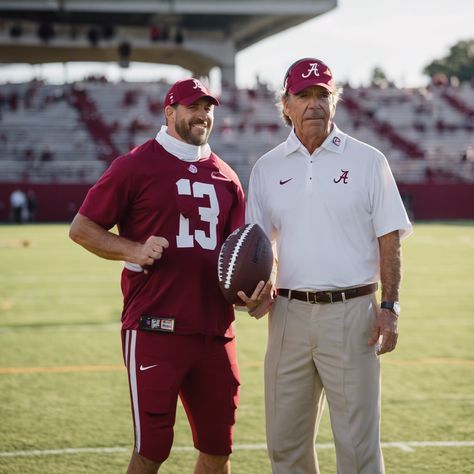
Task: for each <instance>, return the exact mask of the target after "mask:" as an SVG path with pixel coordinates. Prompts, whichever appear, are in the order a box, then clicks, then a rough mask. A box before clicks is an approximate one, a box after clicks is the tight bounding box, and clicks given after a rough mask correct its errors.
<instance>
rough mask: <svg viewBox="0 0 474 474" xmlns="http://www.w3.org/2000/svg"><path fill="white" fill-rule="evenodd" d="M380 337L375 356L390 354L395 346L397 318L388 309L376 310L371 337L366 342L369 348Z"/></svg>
mask: <svg viewBox="0 0 474 474" xmlns="http://www.w3.org/2000/svg"><path fill="white" fill-rule="evenodd" d="M380 336H382V341H381V343H380V347H376V354H377V355H380V354H385V353H386V352H392V351H393V350H394V349H395V347H396V346H397V339H398V318H397V317H396V316H395V315H394V314H393V313H392V312H391V311H390V310H389V309H380V308H378V309H377V317H376V319H375V323H374V326H373V328H372V336H371V337H370V339H369V342H368V344H369V346H373V345H374V344H376V343H377V341H378V340H379V338H380Z"/></svg>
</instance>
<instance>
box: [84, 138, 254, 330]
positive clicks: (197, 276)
mask: <svg viewBox="0 0 474 474" xmlns="http://www.w3.org/2000/svg"><path fill="white" fill-rule="evenodd" d="M79 212H80V213H81V214H82V215H84V216H86V217H88V218H89V219H91V220H92V221H94V222H96V223H97V224H99V225H100V226H102V227H104V228H105V229H111V228H112V227H113V226H114V225H116V224H117V227H118V229H119V234H120V235H121V236H122V237H125V238H127V239H130V240H132V241H136V242H141V243H144V242H145V241H146V240H147V238H148V237H150V236H151V235H156V236H161V237H165V238H166V239H167V240H168V242H169V247H168V248H167V249H165V250H164V252H163V255H162V258H161V259H160V260H157V261H156V262H155V263H154V264H153V265H152V266H151V267H147V269H148V270H149V271H148V273H147V274H145V273H144V272H143V271H141V270H140V268H139V267H138V268H136V269H134V268H133V267H134V265H126V267H125V268H124V270H123V272H122V293H123V298H124V306H123V313H122V325H123V328H124V329H137V328H138V321H139V319H140V316H142V315H146V316H155V317H162V318H176V321H175V332H176V333H177V334H205V335H218V336H223V335H225V336H227V337H233V335H234V332H233V324H232V321H233V320H234V310H233V307H232V305H230V304H229V303H227V302H226V301H225V299H224V298H223V296H222V294H221V292H220V290H219V286H218V280H217V260H218V255H219V251H220V248H221V246H222V243H223V242H224V240H225V238H226V237H227V236H228V235H229V234H230V233H231V232H232V231H233V230H235V229H236V228H237V227H240V226H241V225H243V223H244V214H245V200H244V193H243V190H242V187H241V185H240V182H239V179H238V177H237V175H236V174H235V172H234V171H233V170H232V169H231V168H230V167H229V166H228V165H227V164H226V163H224V162H223V161H222V160H221V159H220V158H219V157H218V156H217V155H215V154H213V153H211V155H210V156H209V157H208V158H203V159H201V160H199V161H195V162H192V163H190V162H185V161H182V160H180V159H178V158H176V157H175V156H173V155H171V154H170V153H168V152H167V151H166V150H165V149H164V148H163V147H162V146H161V145H160V144H159V143H158V142H157V141H156V140H149V141H147V142H146V143H144V144H143V145H141V146H139V147H137V148H135V149H134V150H132V151H131V152H130V153H127V154H126V155H123V156H120V157H118V158H116V159H115V160H114V161H113V163H112V164H111V165H110V167H109V168H108V169H107V170H106V171H105V173H104V174H103V175H102V177H101V178H100V179H99V180H98V182H97V183H96V184H95V185H94V186H93V187H92V188H91V189H90V190H89V192H88V194H87V196H86V199H85V200H84V203H83V204H82V206H81V208H80V210H79ZM135 267H137V266H136V265H135Z"/></svg>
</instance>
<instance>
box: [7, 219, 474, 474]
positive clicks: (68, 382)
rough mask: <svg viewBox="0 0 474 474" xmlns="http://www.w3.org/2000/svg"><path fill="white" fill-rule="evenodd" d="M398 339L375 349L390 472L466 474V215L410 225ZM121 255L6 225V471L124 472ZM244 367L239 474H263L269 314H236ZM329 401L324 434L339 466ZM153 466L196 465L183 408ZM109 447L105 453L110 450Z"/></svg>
mask: <svg viewBox="0 0 474 474" xmlns="http://www.w3.org/2000/svg"><path fill="white" fill-rule="evenodd" d="M403 254H404V272H405V277H404V281H403V285H402V316H401V320H400V333H401V334H400V340H399V347H398V349H397V351H396V352H394V353H392V354H390V355H385V356H383V400H382V403H383V419H382V438H383V442H384V443H386V447H385V449H384V454H385V462H386V466H387V472H388V473H390V474H425V473H426V474H428V473H429V474H434V473H443V474H464V473H465V474H468V473H473V472H474V425H473V422H474V392H473V388H474V380H473V372H474V370H473V369H474V353H473V335H474V330H473V329H474V299H473V293H474V223H445V224H418V225H416V227H415V234H414V235H413V236H412V237H410V238H409V239H408V240H407V241H406V242H405V243H404V245H403ZM120 268H121V264H120V263H119V262H109V261H105V260H100V259H98V258H97V257H94V256H92V255H91V254H89V253H87V252H86V251H85V250H83V249H81V248H79V247H78V246H76V245H75V244H73V243H72V242H70V241H69V240H68V238H67V226H65V225H48V226H43V225H35V226H26V225H25V226H0V473H4V474H7V473H8V474H25V473H30V474H37V473H38V474H39V473H41V474H44V473H60V474H79V473H88V474H92V473H97V474H99V473H100V474H115V473H120V472H125V469H126V466H127V464H128V459H129V456H130V450H131V445H132V424H131V417H130V410H129V399H128V387H127V382H126V373H125V371H124V369H123V368H122V359H121V352H120V343H119V330H120V326H119V324H118V321H119V318H120V302H121V297H120V294H119V273H120ZM237 330H238V344H239V350H240V356H239V357H240V364H241V371H242V395H241V406H240V408H239V411H238V422H237V425H236V430H235V444H236V449H235V453H234V455H233V461H232V462H233V473H234V474H257V473H258V474H269V473H270V468H269V463H268V461H267V456H266V452H265V449H264V443H265V435H264V420H263V396H262V393H263V386H262V359H263V354H264V351H265V344H266V322H265V320H260V321H254V320H251V319H250V318H249V317H248V316H247V315H246V314H245V313H238V315H237ZM331 442H332V437H331V431H330V427H329V416H328V413H327V410H326V412H325V416H324V419H323V423H322V428H321V432H320V436H319V438H318V443H319V446H320V448H319V449H318V455H319V458H320V465H321V470H322V472H323V473H327V474H329V473H335V472H336V469H335V454H334V449H333V448H332V447H331ZM174 446H175V448H174V450H173V452H172V455H171V457H170V459H169V460H168V462H167V463H166V464H165V465H164V466H163V468H162V470H161V471H160V472H163V473H165V474H178V473H179V474H183V473H191V472H192V466H193V462H194V458H195V452H194V451H193V449H192V448H191V446H192V444H191V437H190V433H189V428H188V425H187V421H186V419H185V416H184V414H183V411H182V410H181V409H180V411H179V414H178V419H177V423H176V430H175V442H174ZM107 448H113V449H107Z"/></svg>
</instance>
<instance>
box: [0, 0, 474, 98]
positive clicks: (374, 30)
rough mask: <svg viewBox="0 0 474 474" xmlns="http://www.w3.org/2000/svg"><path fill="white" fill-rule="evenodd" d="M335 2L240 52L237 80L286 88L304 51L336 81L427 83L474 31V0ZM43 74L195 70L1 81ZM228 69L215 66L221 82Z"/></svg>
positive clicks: (104, 68) (14, 70) (51, 68)
mask: <svg viewBox="0 0 474 474" xmlns="http://www.w3.org/2000/svg"><path fill="white" fill-rule="evenodd" d="M338 3H339V5H338V7H337V8H336V9H335V10H332V11H331V12H329V13H326V14H324V15H322V16H320V17H317V18H315V19H313V20H310V21H308V22H305V23H303V24H301V25H299V26H296V27H293V28H291V29H289V30H286V31H285V32H282V33H279V34H277V35H274V36H272V37H270V38H267V39H265V40H263V41H261V42H259V43H257V44H255V45H253V46H251V47H249V48H247V49H245V50H243V51H241V52H240V53H238V54H237V57H236V81H237V85H238V86H239V87H252V86H254V85H255V81H256V77H257V76H258V77H259V79H260V81H262V82H265V83H267V84H269V85H270V86H271V87H272V88H279V87H280V86H281V82H282V79H283V76H284V74H285V71H286V69H287V68H288V66H289V65H290V64H292V63H293V62H294V61H295V60H296V59H299V58H302V57H307V56H311V57H316V58H319V59H321V60H323V61H324V62H326V63H327V64H328V65H329V66H330V68H331V69H332V72H333V75H334V77H335V78H336V82H338V83H343V82H349V83H350V84H351V85H353V86H360V85H364V84H368V83H369V81H370V78H371V76H372V71H373V69H374V68H375V67H380V68H381V69H382V70H383V71H384V72H385V74H386V76H387V77H388V78H389V79H390V80H392V81H394V82H395V83H396V84H397V85H398V86H399V87H421V86H423V85H426V84H427V82H428V79H427V78H426V77H425V76H424V75H423V73H422V71H423V68H424V67H425V66H426V65H428V64H429V63H430V62H431V61H432V60H433V59H439V58H442V57H444V56H446V55H447V54H448V53H449V48H450V47H451V46H453V45H454V44H456V43H457V42H458V41H460V40H466V39H473V38H474V21H473V19H474V0H451V1H443V0H339V2H338ZM33 74H35V75H36V76H41V77H43V78H44V79H46V80H47V81H49V82H63V81H64V80H65V79H66V80H68V81H71V80H79V79H81V78H82V77H85V76H87V75H91V74H104V75H106V76H107V77H108V78H109V79H110V80H112V81H118V80H121V79H123V80H127V81H142V80H157V79H160V78H165V79H167V80H169V81H175V80H178V79H180V78H182V77H184V76H187V75H189V74H188V72H187V71H184V70H183V69H181V68H179V67H173V66H164V65H161V66H159V65H150V64H143V63H140V64H139V63H132V64H131V66H130V68H128V69H121V68H119V67H118V66H117V65H115V64H112V63H105V64H98V63H76V64H75V63H69V65H68V66H67V69H65V68H64V67H63V65H61V64H52V65H41V66H38V65H37V66H29V65H21V66H4V67H1V68H0V81H2V82H5V81H7V80H10V81H15V82H18V81H27V80H30V79H31V78H32V77H33V76H32V75H33ZM219 79H220V74H219V72H218V71H213V72H212V73H211V88H212V89H214V90H216V89H218V85H217V84H218V83H219Z"/></svg>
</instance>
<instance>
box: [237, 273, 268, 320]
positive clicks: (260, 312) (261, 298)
mask: <svg viewBox="0 0 474 474" xmlns="http://www.w3.org/2000/svg"><path fill="white" fill-rule="evenodd" d="M272 288H273V284H272V282H271V281H270V280H269V281H267V283H265V282H264V281H263V280H262V281H260V282H259V283H258V284H257V286H256V287H255V290H254V292H253V293H252V296H250V297H248V296H247V295H246V294H245V293H244V292H243V291H239V292H238V293H237V295H238V296H239V298H240V299H241V300H242V301H243V302H244V303H245V305H246V306H247V311H248V312H249V314H250V316H252V318H255V319H260V318H261V317H262V316H264V315H265V314H267V313H268V311H270V308H271V306H272V304H273V301H274V299H273V291H272Z"/></svg>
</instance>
